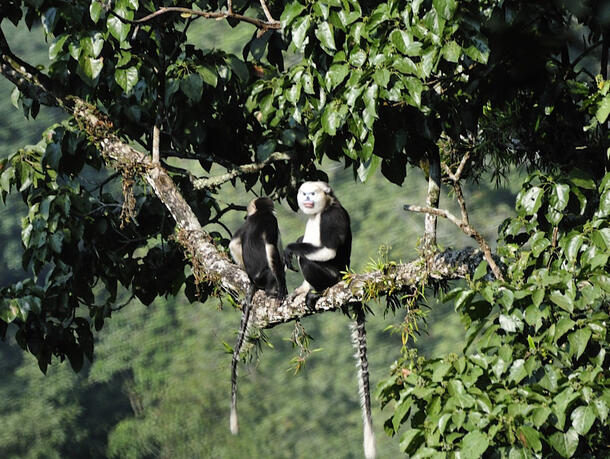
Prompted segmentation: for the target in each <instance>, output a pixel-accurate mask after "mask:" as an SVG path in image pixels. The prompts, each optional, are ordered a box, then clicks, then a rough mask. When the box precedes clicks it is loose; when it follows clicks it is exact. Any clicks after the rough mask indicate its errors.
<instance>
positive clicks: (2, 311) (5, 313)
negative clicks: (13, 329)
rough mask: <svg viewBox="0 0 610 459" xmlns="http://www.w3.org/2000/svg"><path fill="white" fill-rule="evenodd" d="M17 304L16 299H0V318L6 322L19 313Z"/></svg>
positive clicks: (13, 318) (9, 321)
mask: <svg viewBox="0 0 610 459" xmlns="http://www.w3.org/2000/svg"><path fill="white" fill-rule="evenodd" d="M20 312H21V311H20V310H19V306H18V305H17V301H16V300H14V299H13V300H5V299H0V319H2V320H4V321H5V322H6V323H9V324H10V323H11V322H12V321H13V320H15V319H16V318H17V317H18V316H19V315H20Z"/></svg>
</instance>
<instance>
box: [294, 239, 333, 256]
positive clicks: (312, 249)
mask: <svg viewBox="0 0 610 459" xmlns="http://www.w3.org/2000/svg"><path fill="white" fill-rule="evenodd" d="M293 255H298V256H300V257H306V258H307V259H308V260H311V261H328V260H332V259H333V258H335V255H337V249H336V248H333V247H324V246H322V247H318V246H315V245H313V244H310V243H308V242H293V243H292V244H288V246H286V257H292V256H293Z"/></svg>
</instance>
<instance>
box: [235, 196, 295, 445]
mask: <svg viewBox="0 0 610 459" xmlns="http://www.w3.org/2000/svg"><path fill="white" fill-rule="evenodd" d="M273 212H274V207H273V201H272V200H271V199H269V198H267V197H263V198H256V199H253V200H252V201H250V203H249V204H248V208H247V211H246V221H245V223H244V224H243V225H242V226H241V227H240V228H239V229H238V230H237V231H236V232H235V235H234V236H233V239H231V242H230V243H229V250H230V251H231V256H232V257H233V259H234V260H235V262H236V263H237V264H239V265H240V266H241V267H242V268H243V269H245V271H246V273H247V274H248V279H250V285H249V287H248V291H247V293H246V304H245V307H244V310H243V313H242V317H241V324H240V327H239V334H238V335H237V343H236V344H235V348H234V349H233V360H232V361H231V418H230V425H231V433H233V434H237V432H238V431H239V427H238V422H237V363H238V361H239V353H240V351H241V347H242V345H243V342H244V337H245V335H246V329H247V328H248V317H249V316H250V310H251V307H252V298H253V297H254V294H255V293H256V291H257V290H264V291H265V293H266V294H267V295H269V296H273V297H276V298H277V299H278V300H280V301H282V300H283V299H284V298H285V297H286V295H287V290H286V277H285V268H284V260H283V258H282V243H281V239H280V230H279V228H278V224H277V219H276V218H275V215H274V214H273Z"/></svg>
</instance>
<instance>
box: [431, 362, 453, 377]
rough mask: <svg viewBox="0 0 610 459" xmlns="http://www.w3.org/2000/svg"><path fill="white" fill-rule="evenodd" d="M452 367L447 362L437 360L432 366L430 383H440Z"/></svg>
mask: <svg viewBox="0 0 610 459" xmlns="http://www.w3.org/2000/svg"><path fill="white" fill-rule="evenodd" d="M451 367H452V365H451V363H449V362H444V361H442V360H439V361H438V362H435V363H434V364H433V365H432V381H433V382H440V381H442V380H443V378H444V377H445V375H446V374H447V372H448V371H449V370H450V369H451Z"/></svg>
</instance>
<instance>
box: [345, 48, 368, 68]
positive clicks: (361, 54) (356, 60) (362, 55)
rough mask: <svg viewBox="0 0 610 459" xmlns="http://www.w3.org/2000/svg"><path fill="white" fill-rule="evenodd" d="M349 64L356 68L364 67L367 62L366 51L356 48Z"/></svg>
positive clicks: (350, 56)
mask: <svg viewBox="0 0 610 459" xmlns="http://www.w3.org/2000/svg"><path fill="white" fill-rule="evenodd" d="M349 62H350V64H352V65H353V66H354V67H362V66H363V65H364V63H365V62H366V51H364V50H363V49H361V48H358V47H356V48H354V49H353V50H352V52H351V53H350V55H349Z"/></svg>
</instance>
